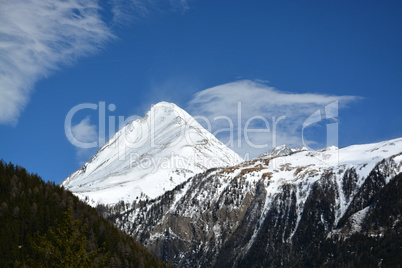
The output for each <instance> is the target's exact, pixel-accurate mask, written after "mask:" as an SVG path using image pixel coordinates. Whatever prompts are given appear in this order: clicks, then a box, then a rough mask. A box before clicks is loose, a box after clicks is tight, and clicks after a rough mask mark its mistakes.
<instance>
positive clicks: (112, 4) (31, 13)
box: [0, 0, 187, 124]
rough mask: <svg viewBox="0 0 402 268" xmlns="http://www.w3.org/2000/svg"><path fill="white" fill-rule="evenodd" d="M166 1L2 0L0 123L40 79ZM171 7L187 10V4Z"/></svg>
mask: <svg viewBox="0 0 402 268" xmlns="http://www.w3.org/2000/svg"><path fill="white" fill-rule="evenodd" d="M162 2H163V1H161V0H124V1H123V0H109V1H100V0H85V1H79V0H14V1H9V0H0V123H1V124H16V123H17V122H18V118H19V116H20V114H21V112H22V110H23V109H24V108H25V106H26V105H27V103H28V101H29V96H30V94H31V91H32V90H33V88H34V85H35V83H36V82H37V81H38V80H40V79H42V78H45V77H47V76H49V75H50V74H51V73H52V72H53V71H55V70H58V69H60V67H62V66H65V65H69V64H71V63H74V61H76V60H77V59H79V58H81V57H83V56H86V55H91V54H93V53H95V52H97V51H99V49H100V48H102V47H103V46H104V45H105V44H106V43H107V41H109V40H111V39H113V38H114V37H115V36H114V34H113V32H112V28H113V27H115V25H122V24H125V23H126V22H128V21H129V20H130V18H133V17H138V18H140V17H143V16H146V15H147V14H148V12H149V10H154V9H156V8H155V7H156V6H157V5H158V4H160V3H162ZM170 5H172V6H178V5H179V6H182V7H183V9H185V8H186V7H187V2H186V1H184V0H175V1H171V3H170ZM107 11H109V12H110V14H111V16H109V17H111V18H109V21H106V19H105V18H106V17H107V16H104V13H103V12H107Z"/></svg>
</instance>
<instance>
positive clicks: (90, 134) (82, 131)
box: [71, 117, 99, 164]
mask: <svg viewBox="0 0 402 268" xmlns="http://www.w3.org/2000/svg"><path fill="white" fill-rule="evenodd" d="M71 132H72V134H73V136H74V138H75V139H77V140H78V141H80V142H84V143H96V142H97V141H98V138H99V136H98V132H97V127H96V126H95V125H93V124H91V122H90V118H89V117H85V118H84V119H82V120H81V122H79V123H78V124H76V125H74V126H72V127H71ZM76 149H77V157H78V159H79V161H80V164H84V163H85V161H84V159H87V158H88V157H89V156H91V155H92V154H93V151H95V149H96V148H91V149H86V148H79V147H76Z"/></svg>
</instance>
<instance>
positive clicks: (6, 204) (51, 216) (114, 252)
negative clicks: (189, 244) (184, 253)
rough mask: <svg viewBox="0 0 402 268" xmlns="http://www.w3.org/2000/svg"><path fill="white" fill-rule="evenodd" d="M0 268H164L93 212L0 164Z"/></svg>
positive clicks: (21, 170) (33, 177)
mask: <svg viewBox="0 0 402 268" xmlns="http://www.w3.org/2000/svg"><path fill="white" fill-rule="evenodd" d="M0 226H1V228H0V254H1V258H0V267H164V266H167V265H166V264H164V263H163V262H162V261H161V260H159V259H157V258H156V257H155V256H153V255H152V254H151V253H149V252H148V251H147V250H146V249H145V247H144V246H142V245H141V244H139V243H138V242H136V241H135V240H133V239H132V238H131V237H129V236H128V235H126V234H124V233H123V232H121V231H119V230H118V229H116V228H115V227H114V226H113V225H112V224H111V223H110V222H108V221H107V220H105V219H103V218H102V217H100V216H99V215H98V214H97V212H96V210H95V209H93V208H92V207H90V206H88V205H86V204H85V203H83V202H81V201H80V200H79V199H78V198H77V197H75V196H74V195H73V194H72V193H71V192H69V191H67V190H65V189H63V188H62V187H60V186H57V185H55V184H54V183H51V182H47V183H45V182H44V181H43V180H42V179H41V178H40V177H39V176H38V175H35V174H30V173H28V171H27V170H25V169H24V168H23V167H20V166H15V165H13V164H11V163H10V164H7V163H5V162H4V161H0Z"/></svg>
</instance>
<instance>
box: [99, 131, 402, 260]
mask: <svg viewBox="0 0 402 268" xmlns="http://www.w3.org/2000/svg"><path fill="white" fill-rule="evenodd" d="M281 151H282V152H283V154H282V153H280V152H281ZM286 152H287V153H286ZM275 154H277V155H279V156H271V157H268V156H267V155H265V156H262V157H259V158H256V159H253V160H251V161H247V162H243V163H240V164H237V165H234V166H231V167H221V168H215V169H210V170H208V171H206V172H204V173H201V174H197V175H196V176H194V177H192V178H190V179H189V180H187V181H186V182H184V183H183V184H181V185H179V186H177V187H176V188H174V189H173V190H172V191H168V192H166V193H165V194H164V195H163V196H162V197H160V198H158V199H155V200H151V201H149V202H138V203H134V204H130V205H129V206H127V204H126V206H116V207H114V208H103V210H102V209H100V208H99V211H103V213H104V215H106V216H108V215H109V216H111V217H110V219H111V220H114V221H115V224H116V225H117V226H118V227H120V228H121V229H122V230H124V231H126V232H127V233H129V234H131V235H133V236H134V237H135V238H136V239H138V240H139V241H140V242H142V243H143V244H144V245H145V246H146V247H148V249H150V250H151V251H152V252H153V253H154V254H155V255H156V256H158V257H160V258H162V259H163V260H164V261H166V262H169V263H171V264H174V265H176V266H181V267H190V266H192V267H211V266H215V267H260V266H264V267H265V266H273V267H277V266H285V267H286V266H317V267H319V266H325V265H329V266H331V263H332V265H335V266H353V264H356V263H355V262H353V261H355V260H357V259H358V258H359V259H364V258H366V259H367V254H369V256H371V257H370V258H371V259H370V262H372V263H375V264H376V265H377V264H378V263H380V264H381V263H383V262H386V261H388V264H390V263H391V264H392V263H393V262H392V261H394V260H392V259H390V258H389V257H387V255H384V254H389V253H387V252H395V250H396V251H397V252H398V251H399V252H400V247H399V245H398V244H397V243H398V241H399V242H400V241H401V239H402V238H401V234H402V215H401V211H402V199H401V198H402V196H401V192H402V138H399V139H395V140H390V141H385V142H380V143H374V144H366V145H355V146H349V147H345V148H341V149H338V148H336V147H328V148H325V149H322V150H319V151H308V150H305V149H302V150H299V151H297V152H290V151H289V150H288V149H287V148H286V147H284V146H282V148H281V149H280V148H279V149H278V150H276V151H275ZM127 207H129V208H128V209H127ZM356 235H357V236H356ZM351 237H352V238H351ZM393 241H397V242H396V244H395V242H393ZM352 244H353V245H355V247H351V245H352ZM394 244H395V245H394ZM369 245H370V246H369ZM370 247H371V249H370ZM385 248H386V250H384V249H385ZM365 254H366V255H365ZM393 255H398V254H395V253H393ZM396 263H398V260H396ZM391 266H392V265H391Z"/></svg>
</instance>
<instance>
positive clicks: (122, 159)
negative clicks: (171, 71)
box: [62, 102, 243, 205]
mask: <svg viewBox="0 0 402 268" xmlns="http://www.w3.org/2000/svg"><path fill="white" fill-rule="evenodd" d="M242 161H243V160H242V158H241V157H240V156H238V155H237V154H236V153H235V152H233V151H232V150H230V149H229V148H227V147H226V146H225V145H224V144H222V143H221V142H220V141H219V140H217V139H216V138H215V137H214V136H213V135H212V134H211V133H209V132H208V131H207V130H205V129H204V128H203V127H202V126H201V125H200V124H199V123H198V122H196V121H195V119H194V118H192V117H191V116H190V115H189V114H188V113H187V112H185V111H184V110H182V109H181V108H179V107H178V106H176V105H175V104H173V103H167V102H160V103H158V104H156V105H154V106H153V107H152V108H151V110H150V111H149V112H148V113H147V114H146V115H145V117H143V118H141V119H138V120H136V121H133V122H131V123H129V124H128V125H127V126H125V127H124V128H122V129H121V130H120V131H119V132H117V133H116V134H115V135H114V137H113V138H111V139H110V140H109V141H108V142H107V143H106V144H105V145H104V146H103V147H102V148H101V149H100V150H99V151H98V152H97V154H96V155H95V156H94V157H93V158H92V159H91V160H90V161H89V162H88V163H86V164H85V165H84V166H83V167H82V168H81V169H79V170H77V171H76V172H75V173H73V174H72V175H70V176H69V177H68V178H67V179H66V180H65V181H64V182H63V183H62V185H63V186H64V187H65V188H67V189H69V190H71V191H72V192H74V193H75V194H76V195H77V196H79V197H80V198H82V199H85V198H87V201H88V202H89V203H90V204H92V205H95V204H97V203H105V204H113V203H117V202H118V201H120V200H124V201H125V202H132V201H133V200H136V199H137V198H139V199H141V198H142V199H145V198H155V197H157V196H160V195H162V194H163V193H164V192H165V191H168V190H171V189H173V188H174V187H175V186H177V185H178V184H180V183H182V182H184V181H185V180H186V179H187V178H189V177H191V176H193V175H195V174H197V173H200V172H203V171H205V170H207V169H209V168H213V167H222V166H229V165H235V164H238V163H240V162H242Z"/></svg>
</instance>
